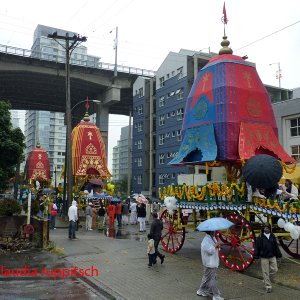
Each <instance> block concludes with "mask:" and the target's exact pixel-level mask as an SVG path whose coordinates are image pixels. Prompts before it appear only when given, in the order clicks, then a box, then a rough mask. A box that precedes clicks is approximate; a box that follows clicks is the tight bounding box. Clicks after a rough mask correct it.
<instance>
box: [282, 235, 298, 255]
mask: <svg viewBox="0 0 300 300" xmlns="http://www.w3.org/2000/svg"><path fill="white" fill-rule="evenodd" d="M278 240H279V243H280V246H281V247H282V248H283V250H284V251H285V252H286V253H287V254H289V255H290V256H292V257H294V258H297V259H300V240H299V239H297V240H293V239H290V240H287V239H285V238H284V237H279V238H278Z"/></svg>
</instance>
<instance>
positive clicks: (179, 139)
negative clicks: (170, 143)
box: [177, 130, 182, 142]
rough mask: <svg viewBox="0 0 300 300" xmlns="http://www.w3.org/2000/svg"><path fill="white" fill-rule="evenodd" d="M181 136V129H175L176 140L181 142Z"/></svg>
mask: <svg viewBox="0 0 300 300" xmlns="http://www.w3.org/2000/svg"><path fill="white" fill-rule="evenodd" d="M181 140H182V137H181V130H177V141H178V142H181Z"/></svg>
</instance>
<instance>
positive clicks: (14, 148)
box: [0, 101, 26, 191]
mask: <svg viewBox="0 0 300 300" xmlns="http://www.w3.org/2000/svg"><path fill="white" fill-rule="evenodd" d="M10 109H11V105H10V104H9V103H8V102H6V101H0V191H4V190H5V189H6V188H7V186H8V181H9V179H10V178H11V177H14V176H15V171H16V167H17V166H18V165H19V164H20V163H21V162H22V161H23V160H24V154H23V151H24V149H25V147H26V146H25V143H24V141H25V136H24V134H23V132H22V130H21V129H20V128H13V126H12V123H11V115H10V112H9V110H10Z"/></svg>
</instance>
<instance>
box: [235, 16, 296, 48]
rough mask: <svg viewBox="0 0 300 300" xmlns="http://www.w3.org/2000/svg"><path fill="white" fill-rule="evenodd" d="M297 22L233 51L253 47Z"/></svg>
mask: <svg viewBox="0 0 300 300" xmlns="http://www.w3.org/2000/svg"><path fill="white" fill-rule="evenodd" d="M299 22H300V21H297V22H295V23H293V24H290V25H288V26H285V27H283V28H281V29H279V30H276V31H274V32H272V33H270V34H268V35H266V36H264V37H261V38H259V39H258V40H255V41H253V42H251V43H249V44H247V45H245V46H243V47H241V48H238V49H235V50H234V51H235V52H236V51H239V50H241V49H244V48H246V47H248V46H251V45H253V44H255V43H257V42H259V41H262V40H264V39H266V38H268V37H269V36H271V35H274V34H276V33H278V32H280V31H283V30H285V29H287V28H289V27H292V26H294V25H296V24H297V23H299Z"/></svg>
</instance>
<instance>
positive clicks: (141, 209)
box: [137, 203, 146, 232]
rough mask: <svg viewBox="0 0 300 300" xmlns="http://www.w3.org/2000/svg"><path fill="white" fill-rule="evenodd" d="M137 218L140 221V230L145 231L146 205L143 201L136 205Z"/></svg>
mask: <svg viewBox="0 0 300 300" xmlns="http://www.w3.org/2000/svg"><path fill="white" fill-rule="evenodd" d="M137 219H138V222H139V223H140V232H144V231H146V206H145V204H144V203H141V204H140V205H139V206H137Z"/></svg>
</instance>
